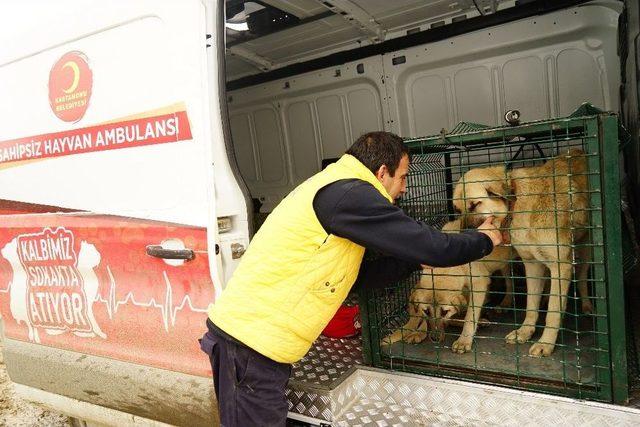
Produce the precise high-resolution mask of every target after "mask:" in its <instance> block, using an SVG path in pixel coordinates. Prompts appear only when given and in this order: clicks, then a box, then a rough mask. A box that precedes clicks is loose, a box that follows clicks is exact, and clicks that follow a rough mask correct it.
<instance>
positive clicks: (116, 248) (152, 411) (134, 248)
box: [0, 0, 226, 424]
mask: <svg viewBox="0 0 640 427" xmlns="http://www.w3.org/2000/svg"><path fill="white" fill-rule="evenodd" d="M215 5H216V2H215V1H213V0H212V1H208V2H206V4H205V3H204V2H202V1H200V0H179V1H177V0H174V1H170V0H136V1H131V0H118V1H109V2H104V1H95V0H92V1H89V2H88V1H86V0H82V1H80V0H64V1H55V2H41V1H37V2H36V1H24V2H11V3H9V4H6V5H2V6H0V45H1V46H2V50H1V52H0V93H1V94H2V96H3V102H0V123H1V124H0V215H3V216H2V220H1V221H0V252H1V256H0V311H1V313H2V318H3V323H4V334H5V337H6V341H5V348H4V351H5V361H6V364H7V368H8V370H9V374H10V376H11V379H12V380H13V381H14V382H16V383H18V384H19V385H20V386H21V387H30V388H32V389H33V390H32V391H34V392H35V390H36V389H40V390H44V391H46V392H51V393H55V394H62V395H66V396H69V397H72V398H74V399H78V400H81V401H85V402H90V403H95V404H99V405H103V406H109V407H111V408H114V409H121V410H123V411H126V412H132V410H134V408H135V413H137V414H138V415H142V416H145V417H148V418H154V419H162V420H163V421H165V422H171V423H174V424H182V422H181V421H180V420H182V418H181V417H185V416H187V417H189V418H188V419H189V420H190V421H189V423H190V424H193V421H194V420H197V419H198V418H197V417H203V416H206V415H208V414H204V413H202V411H201V410H194V412H195V414H189V413H188V409H187V408H193V405H191V404H190V405H187V406H184V407H181V410H180V411H176V410H169V411H166V413H165V415H166V417H165V416H164V415H161V414H163V412H162V411H159V410H158V408H161V407H163V405H166V404H167V402H163V400H166V399H163V397H162V396H161V395H160V394H159V393H160V392H159V390H160V389H162V387H159V386H160V385H161V384H153V383H149V378H150V377H151V376H153V375H152V374H151V373H149V372H146V371H145V372H139V373H138V374H137V375H135V376H131V375H130V372H128V369H125V368H122V369H120V368H119V369H115V370H114V369H110V366H111V367H112V365H111V364H113V363H115V362H114V361H113V360H114V359H115V360H116V361H125V362H128V363H131V364H136V365H142V366H145V367H146V368H144V369H147V370H154V369H160V370H167V371H172V372H176V373H182V374H188V375H195V376H199V377H204V378H206V379H207V381H206V382H203V383H202V385H201V387H202V388H201V389H199V388H198V387H196V386H190V387H186V388H185V389H188V390H189V391H188V393H187V394H189V395H190V394H191V393H200V396H199V397H200V398H202V396H203V395H209V391H208V390H209V388H210V387H206V386H205V385H204V384H206V385H207V386H210V381H211V380H210V377H209V375H210V368H209V367H208V364H207V360H206V357H203V355H202V354H201V352H200V350H199V348H198V343H197V341H196V338H197V337H198V336H200V335H201V334H202V331H203V330H204V319H205V317H206V310H207V306H208V304H210V303H211V302H213V300H214V295H215V292H214V284H215V285H216V286H220V282H219V280H217V277H218V276H219V271H218V268H217V264H218V262H217V261H216V258H215V253H216V251H215V250H214V249H213V247H214V245H215V240H216V234H217V229H216V227H217V225H216V212H215V203H214V197H215V194H214V170H213V164H214V154H213V153H214V150H215V148H214V145H215V144H223V142H222V131H221V125H220V123H219V119H218V117H219V113H218V110H217V108H218V106H214V107H211V106H210V100H216V102H217V99H218V97H217V87H216V85H217V77H216V76H215V75H210V73H212V71H211V70H210V69H209V67H210V65H211V60H208V59H207V58H208V56H209V57H210V54H208V51H207V50H208V47H209V45H211V44H213V43H216V41H215V40H212V39H211V31H208V29H211V28H215V22H209V21H215V19H216V16H217V14H216V13H212V12H211V11H210V10H207V6H208V7H209V8H211V7H213V6H215ZM207 17H208V18H207ZM220 42H222V41H220ZM214 73H215V72H214ZM212 109H213V110H214V111H212ZM212 120H217V121H218V123H214V125H212ZM225 161H226V160H225ZM209 254H211V258H209ZM212 277H213V280H212ZM39 344H40V345H39ZM44 346H46V347H44ZM52 349H60V350H61V351H59V352H58V353H56V357H51V354H50V353H47V355H48V357H43V360H42V362H41V364H40V365H41V368H42V369H41V370H38V372H37V373H36V372H34V371H33V369H29V365H28V364H27V363H28V361H29V360H31V361H33V358H34V357H36V355H38V354H41V353H42V352H44V351H46V352H50V351H53V350H52ZM62 350H65V351H62ZM77 353H83V354H84V355H89V356H91V357H89V358H82V357H80V358H79V357H77ZM65 364H69V365H72V366H74V369H66V368H65V367H64V366H63V365H65ZM42 365H47V366H42ZM87 373H90V375H87ZM105 376H108V378H106V377H105ZM76 377H77V378H76ZM88 378H89V379H88ZM162 378H164V379H163V380H162V381H166V382H167V383H172V387H176V384H179V382H180V381H181V378H184V377H181V376H177V377H176V376H171V375H170V376H169V377H167V376H163V377H162ZM204 378H203V379H204ZM107 379H108V380H107ZM74 382H75V383H77V384H83V386H82V387H69V384H73V383H74ZM132 384H133V385H134V388H135V387H139V390H142V389H143V388H147V389H148V390H146V391H145V392H144V393H143V392H139V393H136V390H132ZM139 390H138V391H139ZM125 392H126V393H125ZM123 393H125V394H123ZM124 395H126V396H128V398H127V402H126V403H125V402H122V398H121V396H124ZM172 395H173V396H174V397H175V396H178V395H179V394H178V393H173V394H172ZM136 396H138V397H136ZM130 399H133V400H130ZM178 403H179V402H175V401H174V402H172V405H176V404H178ZM123 405H126V407H123ZM200 409H201V408H200ZM172 417H173V418H172ZM176 417H177V418H176ZM193 417H196V418H193ZM196 424H197V423H196Z"/></svg>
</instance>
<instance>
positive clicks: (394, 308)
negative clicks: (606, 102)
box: [361, 111, 627, 401]
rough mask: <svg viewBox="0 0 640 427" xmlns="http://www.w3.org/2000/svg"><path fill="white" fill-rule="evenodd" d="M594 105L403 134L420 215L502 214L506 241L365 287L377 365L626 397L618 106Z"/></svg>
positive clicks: (459, 227)
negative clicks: (597, 110)
mask: <svg viewBox="0 0 640 427" xmlns="http://www.w3.org/2000/svg"><path fill="white" fill-rule="evenodd" d="M593 113H594V112H593V111H582V112H578V113H576V115H574V116H570V117H567V118H562V119H556V120H547V121H540V122H533V123H529V124H524V125H519V126H510V127H502V128H486V127H482V126H480V125H475V124H462V125H460V126H459V127H458V128H456V129H454V131H452V132H451V133H448V134H444V133H443V134H441V135H438V136H433V137H425V138H416V139H410V140H407V141H406V143H407V145H408V146H409V148H410V151H411V154H412V161H411V166H410V174H409V178H408V184H407V192H406V194H405V195H404V196H403V199H402V201H401V202H400V205H401V207H402V208H403V209H404V210H405V211H406V212H407V213H408V214H409V215H411V216H412V217H414V218H416V219H418V220H421V221H424V222H426V223H427V224H429V225H432V226H435V227H438V228H441V229H443V230H444V231H447V232H450V233H459V232H463V231H464V230H465V229H470V228H474V227H477V226H478V225H479V224H480V223H482V221H483V220H484V219H485V218H486V216H488V215H489V213H491V214H493V215H494V216H495V219H494V224H495V225H497V226H499V227H501V228H502V230H503V234H504V235H505V237H506V238H508V241H509V243H508V244H506V245H504V246H502V247H497V248H496V249H494V251H493V252H492V253H491V254H490V255H489V256H487V257H485V258H483V259H481V260H478V261H475V262H473V263H470V264H467V265H463V266H458V267H450V268H433V269H424V270H422V271H420V272H417V273H415V274H414V275H413V276H411V277H410V278H408V279H407V280H405V281H403V282H402V283H398V284H395V285H394V286H391V287H389V288H387V289H383V290H379V291H366V292H362V293H361V298H362V299H361V306H362V307H364V310H363V316H364V318H363V323H364V326H365V328H366V329H367V331H366V336H365V337H366V339H367V340H368V341H367V342H366V343H365V349H364V350H365V353H366V356H367V357H368V359H369V360H370V361H371V362H372V364H373V365H375V366H378V367H385V368H391V369H394V370H404V371H412V372H418V373H428V374H432V375H444V376H451V377H462V378H469V379H473V380H475V381H481V382H488V383H494V384H501V385H510V386H514V387H517V388H524V389H530V390H538V391H546V392H551V393H556V394H561V395H567V396H574V397H580V398H589V399H596V400H603V401H612V400H615V401H619V400H621V399H624V398H626V381H627V378H626V371H625V372H621V371H624V370H625V369H626V368H625V366H626V365H625V364H624V363H621V364H616V362H624V361H625V355H626V353H625V335H624V331H623V330H624V301H623V298H622V295H623V293H622V286H623V283H622V269H621V256H620V250H621V249H620V247H621V232H620V230H621V228H620V227H621V223H620V193H619V185H620V182H619V175H618V143H617V118H616V117H615V116H614V115H611V114H595V115H588V116H585V115H584V114H593ZM407 244H411V243H410V242H407ZM611 308H615V310H613V311H612V310H611ZM616 328H618V330H617V331H616ZM612 366H616V367H617V370H614V369H613V368H612Z"/></svg>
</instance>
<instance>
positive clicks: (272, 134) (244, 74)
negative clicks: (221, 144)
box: [225, 0, 640, 344]
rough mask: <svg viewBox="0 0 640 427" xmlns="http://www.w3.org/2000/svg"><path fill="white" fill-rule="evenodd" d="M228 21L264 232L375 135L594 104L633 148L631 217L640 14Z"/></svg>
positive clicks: (241, 135) (337, 7)
mask: <svg viewBox="0 0 640 427" xmlns="http://www.w3.org/2000/svg"><path fill="white" fill-rule="evenodd" d="M225 13H226V25H225V32H226V42H225V43H226V44H225V63H226V64H225V67H226V71H225V80H226V106H227V111H228V125H229V131H230V135H231V140H232V144H231V151H232V152H233V153H234V155H235V160H236V164H237V167H238V171H239V174H240V176H241V178H242V180H243V182H244V183H245V185H246V191H247V196H248V198H250V199H251V200H252V201H253V219H254V222H255V224H254V226H255V227H259V225H260V223H261V222H262V221H263V220H264V218H265V217H266V215H268V214H269V213H270V212H271V211H272V210H273V208H274V207H275V206H276V205H277V204H278V203H279V202H280V200H281V199H282V198H283V197H284V196H286V195H287V194H288V193H289V192H290V191H291V190H292V189H293V188H294V187H295V186H297V185H298V184H299V183H301V182H302V181H304V180H305V179H306V178H308V177H310V176H312V175H313V174H315V173H316V172H318V171H319V170H321V169H322V168H323V167H324V165H326V164H327V163H329V162H331V161H333V160H335V159H336V158H338V157H340V156H341V155H342V153H344V151H345V150H346V149H347V148H348V147H349V146H350V145H351V144H352V143H353V142H354V141H355V140H356V139H357V138H358V137H359V136H360V135H361V134H363V133H365V132H368V131H376V130H385V131H389V132H393V133H395V134H398V135H400V136H401V137H404V138H417V137H425V136H428V135H438V134H443V135H444V134H446V133H449V132H451V131H452V130H453V129H455V128H456V126H457V125H458V124H459V123H461V122H466V123H472V124H480V125H487V126H492V127H497V126H505V125H507V121H506V120H505V115H506V113H507V112H509V111H513V110H517V111H518V112H519V113H520V116H521V120H522V122H532V121H537V120H544V119H551V118H557V117H566V116H568V115H570V114H571V113H573V112H574V111H575V110H576V109H578V108H579V107H580V106H581V105H582V104H583V103H585V102H588V103H590V104H592V105H593V106H595V107H597V108H598V109H600V110H604V111H611V112H614V113H616V114H618V115H619V118H620V123H621V124H622V125H623V126H624V127H625V128H626V130H627V131H628V133H629V135H630V136H631V140H630V143H629V144H627V145H626V148H625V150H626V151H625V152H624V159H623V163H624V165H623V166H624V167H623V168H622V174H623V181H624V183H625V188H627V189H628V191H627V192H626V194H625V195H624V197H625V199H624V203H626V204H627V205H628V206H631V210H630V212H634V207H635V206H636V203H635V200H640V199H638V197H640V189H639V188H640V187H639V186H638V185H637V183H638V178H639V175H638V167H637V163H638V160H639V159H640V156H639V148H638V146H639V145H640V144H638V142H639V141H638V76H639V75H640V72H639V68H638V60H639V59H640V46H638V44H637V39H638V36H639V34H640V31H639V16H640V6H639V5H638V2H637V1H617V0H593V1H580V0H433V1H424V0H393V1H389V0H326V1H325V0H251V1H246V0H227V1H226V12H225ZM634 219H635V220H636V229H638V228H637V227H638V223H637V219H636V218H635V217H634ZM627 281H628V280H627ZM627 288H628V286H627ZM627 298H628V300H629V301H631V300H633V299H634V298H635V299H637V298H638V295H637V291H635V293H634V292H628V293H627ZM638 320H640V316H636V319H635V321H636V322H637V323H640V322H638ZM636 326H637V325H636ZM634 329H635V330H640V329H639V328H636V327H635V326H634ZM628 344H629V343H628Z"/></svg>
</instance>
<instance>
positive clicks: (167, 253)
mask: <svg viewBox="0 0 640 427" xmlns="http://www.w3.org/2000/svg"><path fill="white" fill-rule="evenodd" d="M147 255H150V256H152V257H156V258H163V259H183V260H185V261H191V260H193V259H194V258H195V257H196V254H195V252H193V250H191V249H166V248H163V247H162V246H160V245H149V246H147Z"/></svg>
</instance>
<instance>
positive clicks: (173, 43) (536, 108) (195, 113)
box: [0, 0, 639, 425]
mask: <svg viewBox="0 0 640 427" xmlns="http://www.w3.org/2000/svg"><path fill="white" fill-rule="evenodd" d="M225 3H226V12H225ZM625 7H626V9H625ZM623 10H626V12H625V14H624V16H625V17H626V18H627V20H626V21H624V22H625V29H626V30H628V33H623V32H621V26H620V25H619V17H620V16H621V13H623ZM638 13H639V12H638V4H637V2H635V1H628V2H626V5H625V3H624V2H621V1H615V0H597V1H591V2H585V1H577V0H574V1H569V0H555V1H545V0H528V1H527V0H455V1H454V0H438V1H423V0H393V1H391V0H351V1H347V0H327V1H319V0H254V1H247V0H227V1H226V2H223V1H220V0H127V1H124V0H112V1H108V2H105V1H96V0H84V1H79V0H47V1H44V0H42V1H37V0H25V1H20V2H18V1H8V2H3V4H1V5H0V95H1V99H2V102H0V214H1V215H2V220H1V221H0V254H1V256H0V313H1V314H2V324H3V352H4V360H5V363H6V365H7V369H8V372H9V375H10V377H11V380H12V381H13V382H14V383H15V388H16V390H17V391H18V392H19V393H21V394H22V395H24V396H27V397H28V398H29V399H32V400H35V401H38V402H41V403H43V404H45V405H48V406H50V407H53V408H55V409H56V410H59V411H62V412H65V413H67V414H69V415H71V416H73V417H75V418H78V419H85V420H89V421H94V422H100V423H110V424H119V425H122V424H133V423H149V422H151V421H150V420H154V421H157V422H161V423H168V424H173V425H207V424H211V423H212V422H213V420H214V419H215V404H214V402H215V398H214V396H213V392H212V382H211V372H210V367H209V363H208V360H207V359H206V357H205V356H204V355H203V354H202V352H201V351H200V349H199V346H198V343H197V338H198V337H199V336H201V335H202V333H203V332H204V330H205V325H204V319H205V317H206V310H207V307H208V305H209V304H211V303H215V299H216V295H218V294H219V292H220V291H221V290H222V289H223V288H224V286H225V283H226V281H227V279H228V278H229V277H230V275H231V273H232V272H233V270H234V267H235V266H236V265H237V263H238V262H239V260H240V258H241V257H242V254H243V252H244V250H245V248H246V247H247V245H248V244H249V240H250V236H251V234H252V230H253V226H254V221H255V220H256V218H260V217H263V216H264V215H266V214H268V213H269V212H270V211H271V210H272V209H273V208H274V207H275V206H276V205H277V204H278V202H279V201H280V200H281V199H282V198H283V196H285V195H286V194H287V193H288V192H289V191H290V190H291V189H293V188H294V187H295V186H296V185H297V184H299V183H300V182H302V181H303V180H304V179H306V178H308V177H309V176H311V175H312V174H314V173H315V172H317V171H319V170H320V169H321V167H322V165H323V163H324V162H326V161H330V160H331V159H333V158H336V157H339V156H340V155H341V154H342V153H343V152H344V151H345V149H346V148H347V147H348V146H349V145H350V144H351V143H352V142H353V141H354V140H355V139H356V138H357V137H358V136H359V135H360V134H362V133H364V132H366V131H371V130H387V131H391V132H394V133H397V134H399V135H401V136H403V137H415V136H423V135H431V134H437V133H439V132H440V131H441V129H443V128H444V129H453V128H454V126H455V125H456V124H457V123H458V122H460V121H467V122H475V123H483V124H487V125H494V126H497V125H502V124H504V123H503V120H504V119H503V114H504V112H505V111H507V110H512V109H518V110H519V111H520V112H521V114H522V116H523V120H526V121H531V120H538V119H544V118H550V117H559V116H565V115H567V114H569V113H571V112H572V111H573V110H575V108H576V107H578V106H579V105H580V104H582V103H583V102H584V101H589V102H591V103H593V104H594V105H595V106H597V107H599V108H601V109H603V110H608V111H614V112H623V113H624V117H626V118H627V125H628V126H629V128H630V130H631V131H632V132H635V133H634V136H635V137H636V138H637V114H638V103H637V102H638V98H637V92H636V91H637V81H636V77H635V76H636V74H635V72H636V71H635V70H636V68H635V67H636V62H635V56H634V55H635V54H636V53H637V48H638V47H637V46H636V45H635V44H628V45H627V44H625V46H628V49H629V55H628V59H625V62H622V60H623V59H622V58H621V57H620V56H619V49H618V47H619V43H620V41H625V42H626V40H627V39H628V40H635V37H636V36H637V34H638ZM225 21H226V23H225ZM621 22H622V21H621ZM621 82H624V84H621ZM621 89H622V90H621ZM621 94H623V96H624V98H621ZM636 153H637V151H636ZM630 172H631V174H632V175H633V174H634V173H636V172H635V171H630ZM360 362H361V361H360ZM353 363H355V364H357V363H359V361H358V360H357V358H356V359H355V361H354V362H353ZM348 370H352V366H351V365H349V366H348V369H345V371H343V372H342V373H345V374H346V373H350V372H351V371H349V372H347V371H348ZM382 374H384V373H380V375H382ZM396 378H404V377H396ZM414 380H415V381H418V379H416V378H413V377H411V381H414ZM403 381H404V380H403ZM407 381H408V380H407ZM447 384H448V383H447ZM456 384H458V383H456ZM316 386H317V384H316V385H315V386H313V385H310V388H309V389H305V388H304V386H299V389H298V390H301V391H300V393H301V395H300V396H302V395H305V396H308V395H309V393H313V392H314V391H313V390H314V387H316ZM449 386H451V387H453V386H452V385H451V384H449V385H446V384H444V383H442V384H440V385H439V387H449ZM457 386H458V385H456V387H457ZM474 387H475V388H474ZM477 387H478V386H475V385H468V389H467V391H468V392H469V393H471V392H473V393H476V392H478V393H482V392H483V391H482V390H480V389H478V388H477ZM316 388H317V387H316ZM463 389H464V387H463ZM310 390H311V391H310ZM332 390H333V389H332ZM479 390H480V391H479ZM315 392H317V390H315ZM305 393H306V394H305ZM505 393H507V394H508V392H506V391H505ZM293 394H295V393H293ZM300 396H298V398H299V400H300V401H302V400H303V399H302V398H300ZM541 399H542V398H541ZM541 402H542V400H541ZM298 403H299V402H297V401H296V402H295V404H294V403H292V405H291V416H292V417H293V418H298V419H302V420H305V421H307V422H312V423H320V422H323V423H332V422H333V423H335V424H336V425H337V424H339V419H338V417H337V416H338V412H339V411H337V410H335V407H334V411H333V412H332V413H331V414H330V415H328V416H327V415H324V412H323V410H324V409H320V410H317V409H316V411H315V412H314V411H313V410H311V409H310V408H309V406H308V405H307V406H305V407H300V406H299V405H298ZM545 404H546V403H545ZM554 404H556V405H557V402H556V403H554ZM541 405H542V403H541ZM303 406H304V405H303ZM329 406H330V404H329ZM567 408H569V407H567ZM625 411H628V410H626V409H625ZM330 412H331V411H330ZM592 412H593V411H592ZM622 412H624V411H622ZM594 413H597V411H596V412H594ZM296 414H297V415H296ZM629 414H630V413H629V412H624V416H625V417H630V416H636V415H635V414H632V415H629ZM594 416H595V415H594ZM625 419H627V418H625ZM629 419H630V418H629Z"/></svg>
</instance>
